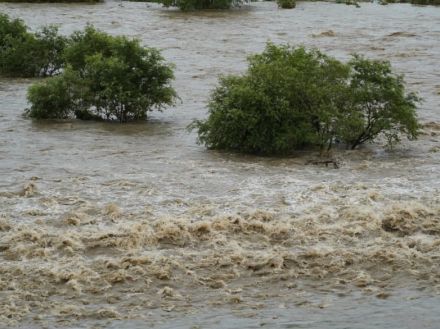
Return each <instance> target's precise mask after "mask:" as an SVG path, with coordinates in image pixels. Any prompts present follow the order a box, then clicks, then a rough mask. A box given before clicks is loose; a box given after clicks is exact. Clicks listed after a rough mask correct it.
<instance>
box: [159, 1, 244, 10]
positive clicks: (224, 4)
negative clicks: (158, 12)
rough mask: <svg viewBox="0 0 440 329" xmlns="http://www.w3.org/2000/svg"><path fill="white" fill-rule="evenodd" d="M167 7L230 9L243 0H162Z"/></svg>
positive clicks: (237, 5) (239, 4)
mask: <svg viewBox="0 0 440 329" xmlns="http://www.w3.org/2000/svg"><path fill="white" fill-rule="evenodd" d="M159 2H160V3H162V4H163V5H164V6H165V7H178V8H179V9H181V10H183V11H189V10H201V9H229V8H231V7H239V6H241V5H242V3H243V1H242V0H160V1H159Z"/></svg>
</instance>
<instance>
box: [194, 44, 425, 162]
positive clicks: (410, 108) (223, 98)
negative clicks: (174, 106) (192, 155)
mask: <svg viewBox="0 0 440 329" xmlns="http://www.w3.org/2000/svg"><path fill="white" fill-rule="evenodd" d="M417 101H418V99H417V97H416V96H415V95H414V94H409V95H406V94H405V91H404V85H403V79H402V77H401V76H396V75H394V74H393V73H392V72H391V68H390V65H389V63H386V62H378V61H371V60H367V59H364V58H362V57H359V56H355V57H354V58H353V60H352V61H351V62H349V63H347V64H344V63H341V62H340V61H338V60H336V59H334V58H332V57H329V56H327V55H325V54H323V53H321V52H320V51H318V50H306V49H305V48H303V47H298V48H292V47H289V46H276V45H273V44H268V45H267V47H266V49H265V51H264V52H263V53H262V54H258V55H253V56H251V57H250V58H249V68H248V71H247V72H246V73H245V74H244V75H241V76H227V77H222V78H221V79H220V84H219V86H218V87H217V88H216V89H215V90H214V91H213V93H212V95H211V99H210V103H209V116H208V118H207V119H206V120H199V121H194V122H193V124H192V125H191V128H195V129H197V131H198V135H199V142H201V143H203V144H205V145H206V146H207V147H208V148H214V149H226V150H234V151H240V152H245V153H255V154H288V153H290V152H292V151H294V150H297V149H302V148H305V147H314V146H319V147H320V148H321V149H323V150H324V149H330V148H331V147H332V145H333V144H334V143H335V142H342V143H345V144H346V145H347V146H348V147H351V148H355V147H357V146H358V145H360V144H362V143H365V142H367V141H371V140H373V139H375V138H376V137H377V136H378V135H379V134H384V135H386V136H387V137H388V138H389V140H390V142H391V141H397V139H398V137H399V136H400V134H405V135H407V136H408V137H410V138H414V137H416V135H417V129H418V124H417V121H416V116H415V103H416V102H417Z"/></svg>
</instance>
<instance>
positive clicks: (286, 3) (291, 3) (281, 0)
mask: <svg viewBox="0 0 440 329" xmlns="http://www.w3.org/2000/svg"><path fill="white" fill-rule="evenodd" d="M277 4H278V7H280V8H283V9H292V8H295V7H296V1H295V0H277Z"/></svg>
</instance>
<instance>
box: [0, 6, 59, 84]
mask: <svg viewBox="0 0 440 329" xmlns="http://www.w3.org/2000/svg"><path fill="white" fill-rule="evenodd" d="M66 42H67V40H66V38H64V37H62V36H59V35H58V29H57V28H56V27H55V26H48V27H45V28H43V29H42V30H41V31H39V32H37V33H35V34H32V33H30V32H28V31H27V27H26V26H25V25H24V23H23V22H22V21H21V20H18V19H15V20H10V19H9V17H8V16H6V15H3V14H2V15H0V74H1V75H5V76H15V77H36V76H49V75H53V74H55V73H57V72H59V70H60V68H61V67H62V64H63V59H62V53H63V50H64V48H65V46H66Z"/></svg>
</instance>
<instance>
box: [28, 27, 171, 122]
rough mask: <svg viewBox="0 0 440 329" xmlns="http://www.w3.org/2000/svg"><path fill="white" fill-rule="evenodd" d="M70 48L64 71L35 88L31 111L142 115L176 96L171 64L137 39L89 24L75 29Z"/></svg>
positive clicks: (50, 115)
mask: <svg viewBox="0 0 440 329" xmlns="http://www.w3.org/2000/svg"><path fill="white" fill-rule="evenodd" d="M64 54H65V56H64V58H65V61H66V68H65V70H64V73H63V74H62V75H60V76H59V77H55V78H50V79H48V80H47V81H45V82H43V83H40V84H38V85H36V86H33V87H31V88H30V90H29V94H28V100H29V102H30V103H31V107H30V109H29V110H27V113H28V115H29V116H30V117H34V118H40V119H46V118H58V119H64V118H67V117H76V118H78V119H85V120H91V119H107V120H118V121H120V122H126V121H129V120H142V119H146V117H147V112H148V111H150V110H152V109H159V110H161V109H162V108H163V107H164V106H165V105H171V104H172V103H173V101H174V99H175V97H176V93H175V91H174V89H173V88H172V87H171V86H170V82H171V80H172V79H173V71H172V68H171V66H169V65H166V64H165V63H163V58H162V57H161V55H160V53H159V52H158V51H157V50H155V49H153V48H144V47H142V46H140V44H139V41H137V40H129V39H127V38H125V37H112V36H110V35H107V34H105V33H103V32H100V31H97V30H95V29H94V28H93V27H92V26H88V27H87V28H86V29H85V31H84V32H77V33H75V34H74V35H73V37H72V38H71V41H70V45H69V47H67V48H66V50H65V52H64ZM61 86H63V88H61Z"/></svg>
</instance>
